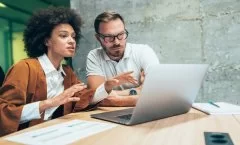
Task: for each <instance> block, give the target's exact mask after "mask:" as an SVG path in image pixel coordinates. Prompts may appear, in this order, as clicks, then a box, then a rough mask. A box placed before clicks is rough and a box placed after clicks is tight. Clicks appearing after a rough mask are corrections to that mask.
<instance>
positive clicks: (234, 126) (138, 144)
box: [0, 107, 240, 145]
mask: <svg viewBox="0 0 240 145" xmlns="http://www.w3.org/2000/svg"><path fill="white" fill-rule="evenodd" d="M116 109H122V108H107V107H106V108H99V109H98V110H96V111H92V112H81V113H73V114H69V115H66V116H64V117H61V118H58V119H55V120H51V121H48V122H45V123H43V124H39V125H36V126H34V127H31V128H28V129H25V130H22V131H19V132H16V133H13V134H10V135H9V136H11V135H15V134H19V133H23V132H26V131H30V130H35V129H39V128H43V127H47V126H50V125H53V124H57V123H62V122H65V121H69V120H72V119H81V120H90V121H99V122H105V121H101V120H97V119H92V118H90V117H89V115H90V114H93V113H100V112H104V111H110V110H116ZM204 131H209V132H227V133H229V134H230V136H231V138H232V140H233V143H234V145H240V115H238V116H237V115H219V116H214V115H211V116H210V115H206V114H204V113H202V112H199V111H197V110H195V109H191V110H190V112H188V113H187V114H182V115H178V116H174V117H170V118H166V119H160V120H157V121H152V122H148V123H143V124H139V125H135V126H124V125H119V126H117V127H116V128H113V129H111V130H107V131H104V132H101V133H98V134H95V135H93V136H89V137H87V138H84V139H81V140H79V141H77V142H75V143H73V144H74V145H79V144H82V145H205V140H204V135H203V132H204ZM0 144H4V145H5V144H9V145H16V144H17V143H13V142H9V141H6V140H4V139H3V138H0Z"/></svg>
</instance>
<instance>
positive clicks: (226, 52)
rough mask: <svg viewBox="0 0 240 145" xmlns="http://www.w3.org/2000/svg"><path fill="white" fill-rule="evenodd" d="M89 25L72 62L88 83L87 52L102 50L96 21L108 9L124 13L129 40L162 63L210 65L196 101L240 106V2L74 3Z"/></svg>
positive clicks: (115, 0) (80, 0) (129, 0)
mask: <svg viewBox="0 0 240 145" xmlns="http://www.w3.org/2000/svg"><path fill="white" fill-rule="evenodd" d="M71 7H72V8H73V9H76V10H77V11H78V12H79V13H80V15H81V16H82V19H83V21H84V25H83V27H82V34H83V36H84V38H83V39H81V44H80V48H79V50H78V51H77V55H76V57H75V58H74V59H73V66H74V68H75V70H76V72H77V74H78V76H79V77H80V78H81V79H82V80H84V81H86V75H85V63H86V56H87V54H88V52H89V51H90V50H91V49H93V48H96V47H97V46H99V44H98V43H97V41H96V40H95V37H94V28H93V22H94V19H95V17H96V16H97V15H98V14H100V13H101V12H103V11H106V10H113V11H116V12H119V13H120V14H121V15H122V16H123V17H124V18H125V21H126V28H127V29H128V31H129V32H130V36H129V38H128V41H129V42H133V43H144V44H148V45H149V46H151V47H152V48H153V49H154V50H155V52H156V53H157V55H158V57H159V59H160V61H161V63H208V64H210V68H209V70H208V72H207V76H206V78H205V80H204V83H203V87H202V89H201V91H200V93H199V96H198V97H197V101H203V102H205V101H207V100H213V101H227V102H232V103H235V104H240V81H239V80H240V63H239V62H240V58H239V56H240V49H239V47H240V0H221V1H220V0H184V1H183V0H121V1H119V0H111V1H110V0H85V1H84V0H71Z"/></svg>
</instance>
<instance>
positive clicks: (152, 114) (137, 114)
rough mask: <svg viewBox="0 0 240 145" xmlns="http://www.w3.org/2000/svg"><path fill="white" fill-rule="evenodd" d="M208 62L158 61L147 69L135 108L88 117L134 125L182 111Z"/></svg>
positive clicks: (192, 99)
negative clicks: (177, 62) (175, 62)
mask: <svg viewBox="0 0 240 145" xmlns="http://www.w3.org/2000/svg"><path fill="white" fill-rule="evenodd" d="M207 68H208V65H206V64H158V65H154V66H151V67H149V68H148V70H147V74H146V76H145V80H144V84H143V87H142V91H141V94H140V96H139V99H138V101H137V104H136V106H135V108H131V109H124V110H118V111H111V112H105V113H99V114H93V115H91V117H93V118H97V119H101V120H106V121H111V122H115V123H119V124H124V125H135V124H139V123H144V122H148V121H153V120H157V119H162V118H166V117H170V116H175V115H179V114H183V113H186V112H188V111H189V110H190V108H191V106H192V103H193V102H194V100H195V98H196V96H197V94H198V91H199V89H200V87H201V84H202V81H203V78H204V76H205V73H206V70H207Z"/></svg>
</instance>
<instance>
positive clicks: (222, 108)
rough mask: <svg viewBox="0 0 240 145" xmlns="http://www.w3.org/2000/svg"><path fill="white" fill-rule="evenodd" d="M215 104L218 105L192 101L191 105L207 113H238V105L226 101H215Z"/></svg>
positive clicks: (239, 109)
mask: <svg viewBox="0 0 240 145" xmlns="http://www.w3.org/2000/svg"><path fill="white" fill-rule="evenodd" d="M215 104H216V105H217V106H218V107H217V106H214V105H212V104H210V103H193V106H192V107H193V108H195V109H197V110H200V111H202V112H205V113H207V114H240V106H238V105H234V104H230V103H226V102H215Z"/></svg>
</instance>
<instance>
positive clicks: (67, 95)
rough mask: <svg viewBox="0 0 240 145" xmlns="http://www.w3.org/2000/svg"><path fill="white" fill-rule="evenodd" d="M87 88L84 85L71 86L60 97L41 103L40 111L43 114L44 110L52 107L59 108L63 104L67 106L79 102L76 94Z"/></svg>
mask: <svg viewBox="0 0 240 145" xmlns="http://www.w3.org/2000/svg"><path fill="white" fill-rule="evenodd" d="M85 88H87V86H86V85H84V84H83V83H81V84H75V85H73V86H71V87H70V88H68V89H66V90H64V92H63V93H61V94H60V95H58V96H56V97H54V98H51V99H47V100H44V101H41V102H40V105H39V106H40V107H39V111H40V112H43V111H44V110H46V109H48V108H51V107H57V106H60V105H62V104H66V103H68V102H76V101H79V100H80V98H79V97H74V94H75V93H76V92H79V91H82V90H83V89H85Z"/></svg>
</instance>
